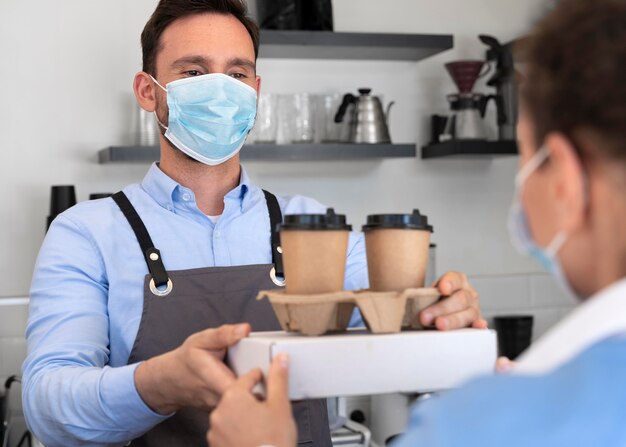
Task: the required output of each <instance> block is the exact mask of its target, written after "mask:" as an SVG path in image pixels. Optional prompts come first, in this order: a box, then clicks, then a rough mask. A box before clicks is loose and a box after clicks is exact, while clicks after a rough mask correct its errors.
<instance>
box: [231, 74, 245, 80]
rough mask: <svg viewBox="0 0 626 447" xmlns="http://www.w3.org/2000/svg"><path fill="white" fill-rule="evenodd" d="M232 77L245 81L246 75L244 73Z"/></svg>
mask: <svg viewBox="0 0 626 447" xmlns="http://www.w3.org/2000/svg"><path fill="white" fill-rule="evenodd" d="M230 77H231V78H235V79H244V78H245V77H246V75H245V74H243V73H231V75H230Z"/></svg>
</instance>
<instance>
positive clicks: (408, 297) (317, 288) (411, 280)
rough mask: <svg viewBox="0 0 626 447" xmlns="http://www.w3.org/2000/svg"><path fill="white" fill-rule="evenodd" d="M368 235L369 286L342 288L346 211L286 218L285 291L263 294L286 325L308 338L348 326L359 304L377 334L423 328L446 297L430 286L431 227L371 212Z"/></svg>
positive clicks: (408, 217) (411, 217)
mask: <svg viewBox="0 0 626 447" xmlns="http://www.w3.org/2000/svg"><path fill="white" fill-rule="evenodd" d="M363 229H364V231H365V238H366V248H367V258H368V273H369V278H370V286H371V287H370V290H361V291H356V292H354V291H345V290H343V283H344V275H345V269H346V255H347V249H348V238H349V233H350V231H351V226H350V225H348V224H346V218H345V216H344V215H341V214H335V212H334V210H333V209H332V208H329V209H328V210H327V212H326V214H298V215H286V216H285V221H284V223H283V224H282V225H281V226H280V239H281V248H282V254H283V267H284V271H285V279H286V281H287V285H286V288H285V290H268V291H261V292H260V293H259V295H258V297H257V299H268V300H269V301H270V303H271V304H272V307H273V309H274V312H275V313H276V316H277V318H278V320H279V322H280V324H281V326H282V328H283V330H285V331H288V332H300V333H302V334H304V335H322V334H325V333H328V332H342V331H345V330H347V327H348V324H349V322H350V317H351V316H352V313H353V311H354V309H355V307H358V308H359V310H360V312H361V315H362V316H363V319H364V321H365V324H366V326H367V328H368V329H369V330H370V331H371V332H373V333H377V334H380V333H395V332H400V330H402V328H407V329H421V328H422V326H421V325H420V323H419V318H418V317H419V312H420V311H421V310H422V309H424V308H425V307H428V306H430V305H431V304H433V303H434V302H436V301H437V300H438V299H439V292H438V291H437V289H434V288H423V286H424V275H425V272H426V265H427V262H428V248H429V242H430V233H431V232H432V227H431V226H430V225H428V219H427V218H426V216H422V215H420V214H419V211H417V210H415V211H414V212H413V214H387V215H372V216H368V221H367V225H365V226H364V227H363Z"/></svg>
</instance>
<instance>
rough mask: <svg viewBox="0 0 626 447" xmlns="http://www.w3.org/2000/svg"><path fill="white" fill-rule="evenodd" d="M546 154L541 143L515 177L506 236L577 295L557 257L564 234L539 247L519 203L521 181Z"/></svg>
mask: <svg viewBox="0 0 626 447" xmlns="http://www.w3.org/2000/svg"><path fill="white" fill-rule="evenodd" d="M549 156H550V154H549V152H548V149H547V148H546V147H545V146H544V147H542V148H541V149H539V150H538V151H537V153H536V154H535V155H533V157H532V158H531V159H530V160H528V162H526V164H525V165H524V166H523V167H522V169H520V171H519V172H518V174H517V176H516V177H515V193H514V195H513V203H512V204H511V209H510V211H509V225H508V226H509V235H510V237H511V242H512V243H513V245H514V246H515V248H516V249H517V251H518V252H519V253H520V254H523V255H531V256H532V257H533V258H535V259H536V260H537V261H538V262H539V263H540V264H541V266H542V267H543V268H544V269H545V270H546V271H547V272H549V273H550V274H551V275H552V277H553V278H554V279H555V281H556V282H557V284H558V285H559V286H560V287H561V289H563V290H564V291H565V292H566V293H568V294H569V295H571V296H576V297H579V295H578V294H577V293H576V292H575V291H574V289H573V288H572V286H571V285H570V283H569V281H568V280H567V277H566V276H565V272H564V271H563V267H562V266H561V262H560V261H559V257H558V252H559V250H560V249H561V247H563V244H565V241H567V233H566V232H565V231H559V232H558V233H557V234H556V235H555V236H554V238H553V239H552V241H551V242H550V243H549V244H548V246H547V247H545V248H541V247H539V246H538V245H537V244H536V243H535V241H534V240H533V237H532V234H531V232H530V227H529V225H528V219H527V218H526V213H525V212H524V207H523V206H522V191H523V189H524V182H525V181H526V180H527V179H528V177H530V175H531V174H532V173H533V172H535V171H536V170H537V168H538V167H539V166H541V164H542V163H543V162H544V161H545V160H546V159H547V158H548V157H549Z"/></svg>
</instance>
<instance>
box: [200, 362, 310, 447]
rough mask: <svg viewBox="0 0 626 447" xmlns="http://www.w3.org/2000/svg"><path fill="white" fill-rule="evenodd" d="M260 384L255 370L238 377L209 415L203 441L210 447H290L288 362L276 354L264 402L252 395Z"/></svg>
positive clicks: (294, 435)
mask: <svg viewBox="0 0 626 447" xmlns="http://www.w3.org/2000/svg"><path fill="white" fill-rule="evenodd" d="M261 380H262V374H261V371H260V370H258V369H256V370H254V371H251V372H249V373H248V374H246V375H244V376H241V377H240V378H239V380H237V382H236V383H235V384H234V385H233V386H231V387H230V388H229V389H228V390H227V391H226V392H225V393H224V396H222V400H221V401H220V403H219V405H218V407H217V408H216V409H215V410H214V411H213V413H211V420H210V427H211V428H210V430H209V433H208V434H207V440H208V442H209V445H210V446H211V447H232V446H237V447H258V446H262V445H271V446H274V447H294V446H295V445H296V441H297V435H298V433H297V429H296V423H295V420H294V419H293V414H292V412H291V404H290V403H289V384H288V358H287V356H286V355H285V354H279V355H277V356H276V358H275V359H274V361H273V363H272V366H271V367H270V370H269V374H268V378H267V399H266V400H265V401H261V400H259V399H258V398H257V397H256V396H254V395H253V394H252V389H253V388H254V386H255V385H256V384H257V383H259V382H260V381H261Z"/></svg>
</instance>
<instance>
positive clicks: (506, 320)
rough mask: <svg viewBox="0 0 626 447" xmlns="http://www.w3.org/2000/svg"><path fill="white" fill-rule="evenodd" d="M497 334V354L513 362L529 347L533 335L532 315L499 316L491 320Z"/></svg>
mask: <svg viewBox="0 0 626 447" xmlns="http://www.w3.org/2000/svg"><path fill="white" fill-rule="evenodd" d="M493 321H494V325H495V329H496V332H497V333H498V352H499V354H500V355H501V356H505V357H508V358H509V359H511V360H513V359H515V358H516V357H517V356H519V355H520V354H521V353H522V352H524V351H525V350H526V349H527V348H528V347H529V346H530V341H531V339H532V333H533V316H532V315H499V316H497V317H494V319H493Z"/></svg>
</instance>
